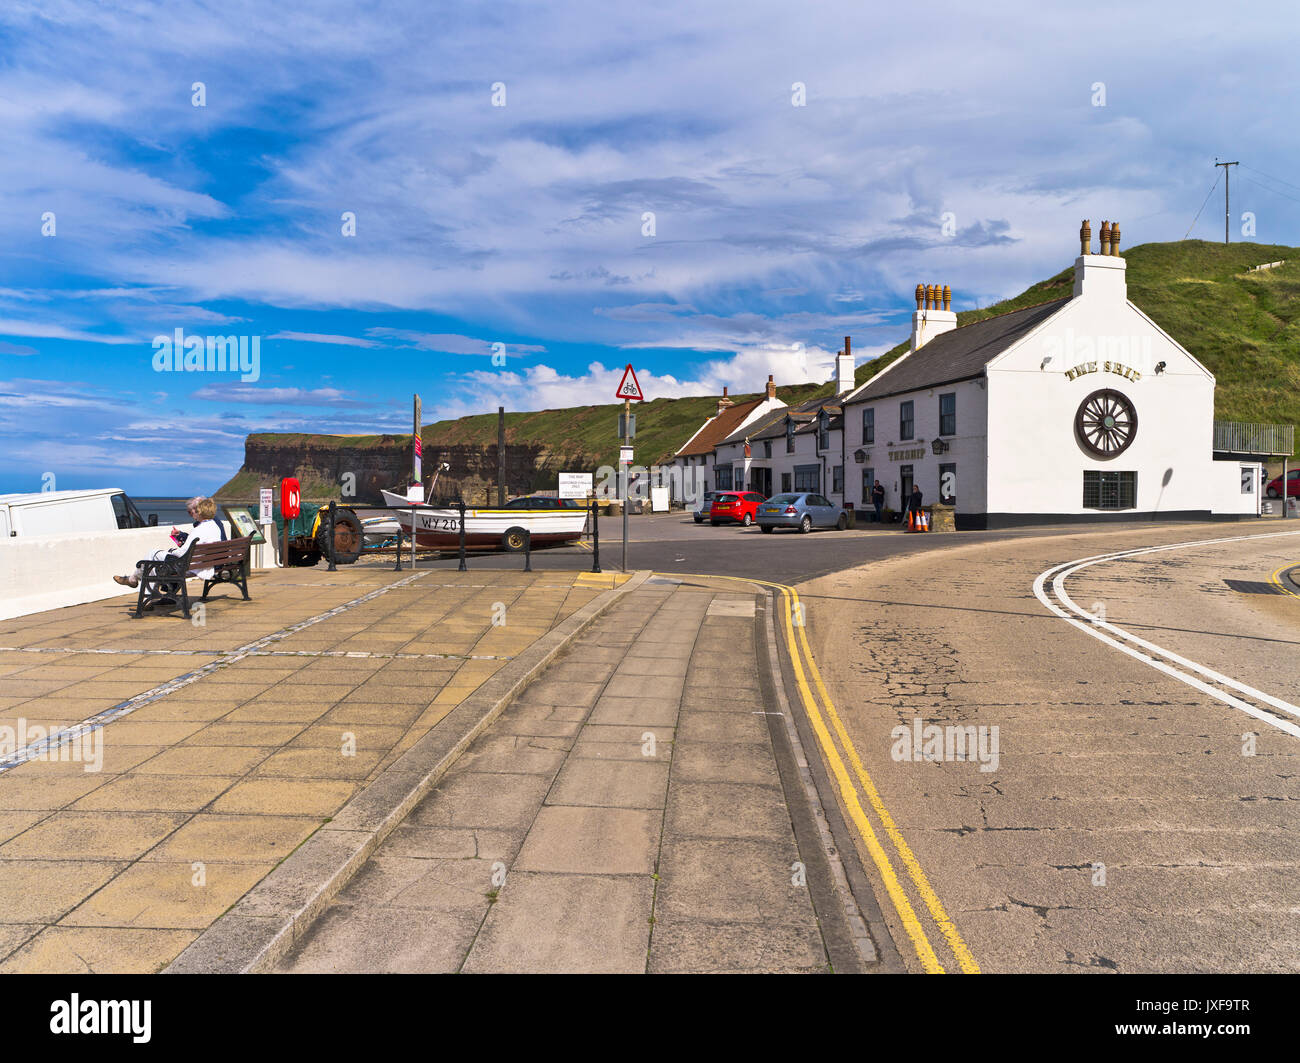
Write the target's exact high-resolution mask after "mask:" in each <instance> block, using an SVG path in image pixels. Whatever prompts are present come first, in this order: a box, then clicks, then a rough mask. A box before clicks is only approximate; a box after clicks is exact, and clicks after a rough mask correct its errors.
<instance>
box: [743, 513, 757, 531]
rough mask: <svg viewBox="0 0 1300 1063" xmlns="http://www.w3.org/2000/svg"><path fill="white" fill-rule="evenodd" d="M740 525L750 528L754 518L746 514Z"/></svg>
mask: <svg viewBox="0 0 1300 1063" xmlns="http://www.w3.org/2000/svg"><path fill="white" fill-rule="evenodd" d="M740 523H741V524H743V525H744V526H745V527H746V528H748V527H749V526H750V525H751V524H753V523H754V518H753V517H751V516H750V515H749V514H748V513H746V514H745V515H744V516H743V517H741V518H740Z"/></svg>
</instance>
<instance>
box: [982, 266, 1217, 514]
mask: <svg viewBox="0 0 1300 1063" xmlns="http://www.w3.org/2000/svg"><path fill="white" fill-rule="evenodd" d="M1089 258H1101V256H1089ZM1103 261H1104V262H1106V263H1107V268H1106V271H1105V274H1104V275H1103V278H1104V284H1102V285H1099V286H1098V290H1097V292H1096V293H1095V294H1090V293H1089V292H1088V290H1087V289H1086V288H1085V294H1084V295H1083V296H1082V297H1076V298H1074V299H1072V300H1071V301H1070V302H1069V303H1067V304H1066V306H1065V307H1064V308H1063V309H1062V310H1061V311H1060V312H1059V313H1057V314H1055V315H1053V316H1052V317H1051V318H1049V319H1048V321H1046V322H1045V323H1044V324H1043V325H1042V326H1041V327H1040V328H1039V329H1037V330H1035V332H1033V333H1031V334H1030V335H1029V336H1027V337H1025V338H1024V339H1023V340H1021V342H1020V343H1018V344H1017V345H1016V346H1014V347H1012V348H1010V349H1009V350H1007V351H1006V352H1004V353H1003V354H1002V355H1000V356H999V357H998V358H997V359H995V360H994V361H993V362H992V363H991V364H990V365H989V367H988V376H989V424H990V431H989V455H988V462H989V467H990V469H992V470H994V471H995V475H993V476H992V477H991V478H990V482H989V489H988V506H987V510H986V511H987V512H989V513H1034V512H1039V513H1069V514H1086V513H1095V512H1102V511H1097V510H1092V509H1084V508H1083V504H1082V503H1083V486H1082V484H1083V471H1084V470H1085V469H1100V470H1103V471H1135V472H1137V474H1138V475H1137V506H1136V509H1137V511H1138V512H1141V513H1165V512H1176V511H1183V510H1193V511H1195V510H1201V511H1204V510H1209V509H1211V504H1212V501H1213V500H1215V499H1219V500H1220V504H1226V496H1225V495H1224V494H1223V493H1222V491H1221V490H1220V488H1219V486H1218V485H1219V484H1220V483H1221V482H1222V481H1221V480H1220V478H1219V473H1218V472H1217V471H1216V470H1214V469H1213V468H1212V466H1213V465H1214V462H1213V458H1212V449H1213V442H1214V440H1213V434H1214V427H1213V425H1214V378H1213V376H1211V375H1210V373H1209V372H1208V371H1207V370H1206V369H1205V368H1204V367H1203V366H1201V365H1200V364H1199V363H1198V362H1197V361H1196V360H1195V359H1194V358H1192V356H1191V355H1190V354H1188V353H1187V352H1186V351H1184V350H1183V349H1182V348H1181V347H1180V346H1178V344H1177V343H1175V342H1174V341H1173V340H1172V339H1170V338H1169V337H1168V336H1167V335H1166V334H1165V333H1164V332H1162V331H1161V330H1160V329H1159V328H1158V327H1157V326H1156V325H1155V323H1154V322H1152V321H1151V320H1150V319H1149V318H1148V317H1146V315H1145V314H1143V313H1142V312H1141V311H1139V310H1138V309H1137V308H1136V307H1135V306H1133V305H1132V304H1131V303H1129V302H1127V301H1126V300H1125V299H1123V297H1122V292H1121V291H1118V290H1117V289H1116V287H1115V285H1116V283H1117V280H1116V277H1117V275H1122V271H1119V270H1116V269H1114V268H1113V266H1112V265H1111V264H1112V263H1114V262H1116V261H1122V260H1115V259H1103ZM1049 355H1050V356H1051V358H1052V361H1051V362H1050V363H1049V364H1048V365H1047V366H1046V367H1043V364H1042V363H1043V359H1044V358H1046V357H1048V356H1049ZM1108 361H1110V362H1111V363H1112V364H1113V363H1115V362H1118V363H1120V364H1121V365H1124V366H1128V367H1130V368H1133V369H1135V370H1137V371H1138V372H1139V373H1140V374H1141V377H1140V379H1137V380H1129V379H1125V378H1124V377H1122V376H1119V375H1116V374H1115V373H1110V372H1106V371H1105V365H1106V363H1107V362H1108ZM1161 361H1163V362H1165V364H1166V368H1165V370H1164V372H1163V373H1161V374H1159V375H1157V374H1156V372H1155V365H1156V363H1158V362H1161ZM1084 363H1095V365H1096V367H1097V371H1095V372H1090V373H1085V374H1083V375H1081V376H1078V377H1076V378H1075V379H1073V380H1071V379H1069V378H1068V377H1067V376H1066V370H1069V369H1072V368H1074V367H1075V366H1077V365H1081V364H1084ZM1102 388H1109V389H1113V390H1115V391H1118V392H1120V393H1121V394H1123V395H1125V396H1127V397H1128V399H1129V400H1130V401H1131V402H1132V403H1133V405H1134V408H1135V409H1136V412H1137V419H1138V427H1137V434H1136V436H1135V438H1134V441H1133V443H1132V445H1131V446H1130V447H1129V448H1128V449H1127V450H1126V451H1124V453H1123V454H1121V455H1119V456H1118V457H1115V458H1112V459H1108V460H1103V459H1099V458H1097V457H1095V456H1093V455H1091V454H1089V453H1087V452H1086V451H1085V450H1084V449H1083V448H1082V447H1081V446H1080V445H1079V443H1078V440H1077V439H1076V437H1075V431H1074V418H1075V413H1076V411H1077V409H1078V407H1079V404H1080V403H1081V402H1082V401H1083V400H1084V399H1085V398H1086V397H1087V396H1088V395H1090V394H1092V393H1093V392H1094V391H1097V390H1100V389H1102ZM1233 476H1234V477H1235V476H1236V473H1235V471H1234V472H1233ZM1240 511H1241V510H1240V509H1239V503H1238V504H1236V505H1234V506H1233V508H1232V509H1231V510H1229V512H1240ZM972 512H975V511H973V510H972Z"/></svg>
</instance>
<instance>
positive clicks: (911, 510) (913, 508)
mask: <svg viewBox="0 0 1300 1063" xmlns="http://www.w3.org/2000/svg"><path fill="white" fill-rule="evenodd" d="M920 512H921V487H920V485H919V484H912V493H911V495H910V496H908V499H907V508H906V509H905V510H903V527H904V529H906V528H907V520H908V515H909V514H917V513H920Z"/></svg>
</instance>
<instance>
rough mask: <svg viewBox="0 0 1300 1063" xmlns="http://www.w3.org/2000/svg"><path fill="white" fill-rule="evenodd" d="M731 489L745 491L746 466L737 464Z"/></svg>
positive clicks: (732, 477)
mask: <svg viewBox="0 0 1300 1063" xmlns="http://www.w3.org/2000/svg"><path fill="white" fill-rule="evenodd" d="M731 489H732V490H733V491H743V490H744V489H745V467H744V466H743V465H737V466H736V468H735V471H734V472H733V473H732V475H731Z"/></svg>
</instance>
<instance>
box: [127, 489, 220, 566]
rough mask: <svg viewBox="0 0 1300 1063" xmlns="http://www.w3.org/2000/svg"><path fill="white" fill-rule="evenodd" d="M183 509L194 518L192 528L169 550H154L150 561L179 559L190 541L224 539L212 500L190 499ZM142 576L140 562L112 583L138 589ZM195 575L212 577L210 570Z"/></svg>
mask: <svg viewBox="0 0 1300 1063" xmlns="http://www.w3.org/2000/svg"><path fill="white" fill-rule="evenodd" d="M185 508H186V509H187V510H188V511H189V514H190V516H191V517H193V518H194V527H193V528H191V529H190V531H189V532H188V533H182V535H181V541H180V542H178V543H177V544H176V545H175V546H173V547H172V548H171V549H170V550H155V551H154V552H153V556H152V557H151V558H149V560H151V561H161V560H162V559H163V558H164V557H169V556H170V557H180V556H181V555H182V554H183V553H185V551H186V550H188V549H189V547H190V541H191V539H194V538H197V539H198V541H199V542H200V543H217V542H221V541H222V540H223V539H225V538H226V529H225V528H224V527H222V525H221V521H219V520H217V519H216V516H217V504H216V503H215V502H214V501H212V499H210V498H207V497H205V496H203V495H200V496H199V497H197V498H191V499H190V500H189V501H188V502H187V503H185ZM143 575H144V562H143V561H141V562H140V563H139V564H138V565H136V566H135V571H134V572H133V573H131V575H129V576H114V577H113V582H114V583H119V584H121V585H122V586H123V587H138V586H139V585H140V577H141V576H143ZM196 575H197V576H198V577H199V579H209V578H210V577H211V576H212V570H211V569H206V570H205V571H203V572H198V573H196Z"/></svg>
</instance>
